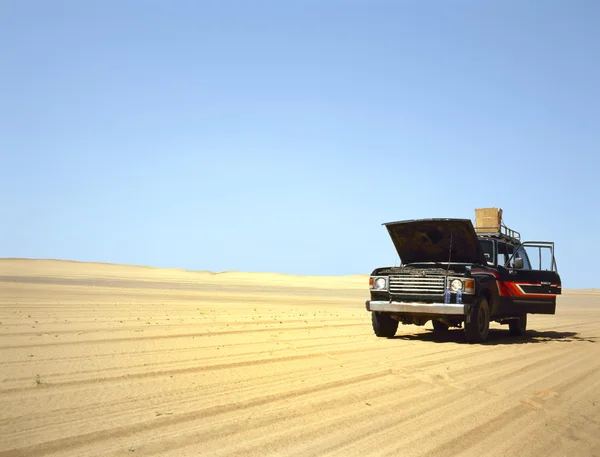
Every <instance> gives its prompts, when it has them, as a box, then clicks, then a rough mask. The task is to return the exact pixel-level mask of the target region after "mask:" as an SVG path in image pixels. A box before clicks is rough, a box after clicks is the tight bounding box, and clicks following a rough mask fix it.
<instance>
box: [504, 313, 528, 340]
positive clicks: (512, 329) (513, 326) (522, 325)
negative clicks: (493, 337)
mask: <svg viewBox="0 0 600 457" xmlns="http://www.w3.org/2000/svg"><path fill="white" fill-rule="evenodd" d="M508 331H509V333H510V334H511V335H513V336H523V335H525V332H526V331H527V313H523V314H521V315H520V316H519V318H518V319H512V320H510V321H509V322H508Z"/></svg>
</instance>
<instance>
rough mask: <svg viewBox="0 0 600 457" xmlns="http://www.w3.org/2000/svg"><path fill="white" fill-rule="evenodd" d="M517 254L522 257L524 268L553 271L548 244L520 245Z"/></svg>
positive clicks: (550, 250)
mask: <svg viewBox="0 0 600 457" xmlns="http://www.w3.org/2000/svg"><path fill="white" fill-rule="evenodd" d="M517 255H518V256H519V257H521V258H523V269H524V270H543V271H553V270H554V264H553V260H554V259H553V257H552V249H551V247H550V246H543V245H540V246H527V248H525V247H524V246H521V247H520V248H519V251H518V253H517Z"/></svg>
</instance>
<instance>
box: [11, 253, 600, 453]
mask: <svg viewBox="0 0 600 457" xmlns="http://www.w3.org/2000/svg"><path fill="white" fill-rule="evenodd" d="M367 298H368V289H367V276H349V277H297V276H287V275H280V274H276V273H261V274H258V273H254V274H252V273H241V272H227V273H219V274H215V273H210V272H188V271H183V270H170V269H159V268H146V267H131V266H120V265H107V264H88V263H77V262H64V261H52V260H45V261H42V260H39V261H36V260H18V259H10V260H0V457H4V456H75V455H77V456H124V455H135V456H163V455H164V456H187V455H190V456H192V455H193V456H198V455H202V456H204V455H206V456H233V455H235V456H240V455H243V456H288V455H294V456H324V455H340V456H342V455H343V456H352V455H361V456H364V455H390V456H398V455H403V456H471V455H473V456H475V455H477V456H481V455H485V456H488V457H489V456H520V457H523V456H561V457H562V456H570V457H572V456H586V457H588V456H600V387H599V386H600V344H599V342H600V291H596V290H587V291H569V290H567V291H565V293H564V295H563V296H561V297H560V299H559V304H558V314H557V315H555V316H530V322H529V327H530V328H531V330H530V331H529V332H528V335H527V337H525V338H514V337H510V336H509V335H508V331H507V330H506V329H505V327H501V326H499V325H493V326H492V328H493V330H492V332H491V335H490V341H489V343H487V344H485V345H470V344H466V343H465V342H464V337H463V334H462V333H461V332H460V331H458V330H456V331H451V332H449V333H448V335H446V336H444V337H443V338H440V337H438V336H436V337H434V336H433V335H432V333H431V332H430V329H431V324H428V325H427V326H426V327H425V328H423V327H415V326H400V328H399V330H398V334H397V337H396V338H394V339H379V338H376V337H375V336H374V335H373V333H372V330H371V324H370V316H369V314H368V313H367V312H366V311H365V309H364V301H365V300H366V299H367Z"/></svg>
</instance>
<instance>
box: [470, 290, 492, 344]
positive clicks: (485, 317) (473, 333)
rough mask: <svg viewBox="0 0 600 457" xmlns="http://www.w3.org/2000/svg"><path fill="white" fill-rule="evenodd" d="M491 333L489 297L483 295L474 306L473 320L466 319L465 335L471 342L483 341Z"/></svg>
mask: <svg viewBox="0 0 600 457" xmlns="http://www.w3.org/2000/svg"><path fill="white" fill-rule="evenodd" d="M489 333H490V307H489V305H488V301H487V298H485V297H481V298H480V299H479V302H478V303H477V304H476V305H475V307H474V308H473V312H472V313H471V321H470V322H468V323H467V322H466V321H465V336H466V337H467V341H468V342H469V343H483V342H484V341H485V340H486V339H487V337H488V334H489Z"/></svg>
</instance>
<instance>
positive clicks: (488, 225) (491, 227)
mask: <svg viewBox="0 0 600 457" xmlns="http://www.w3.org/2000/svg"><path fill="white" fill-rule="evenodd" d="M501 227H502V208H476V209H475V231H476V232H478V233H495V232H500V231H501Z"/></svg>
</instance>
